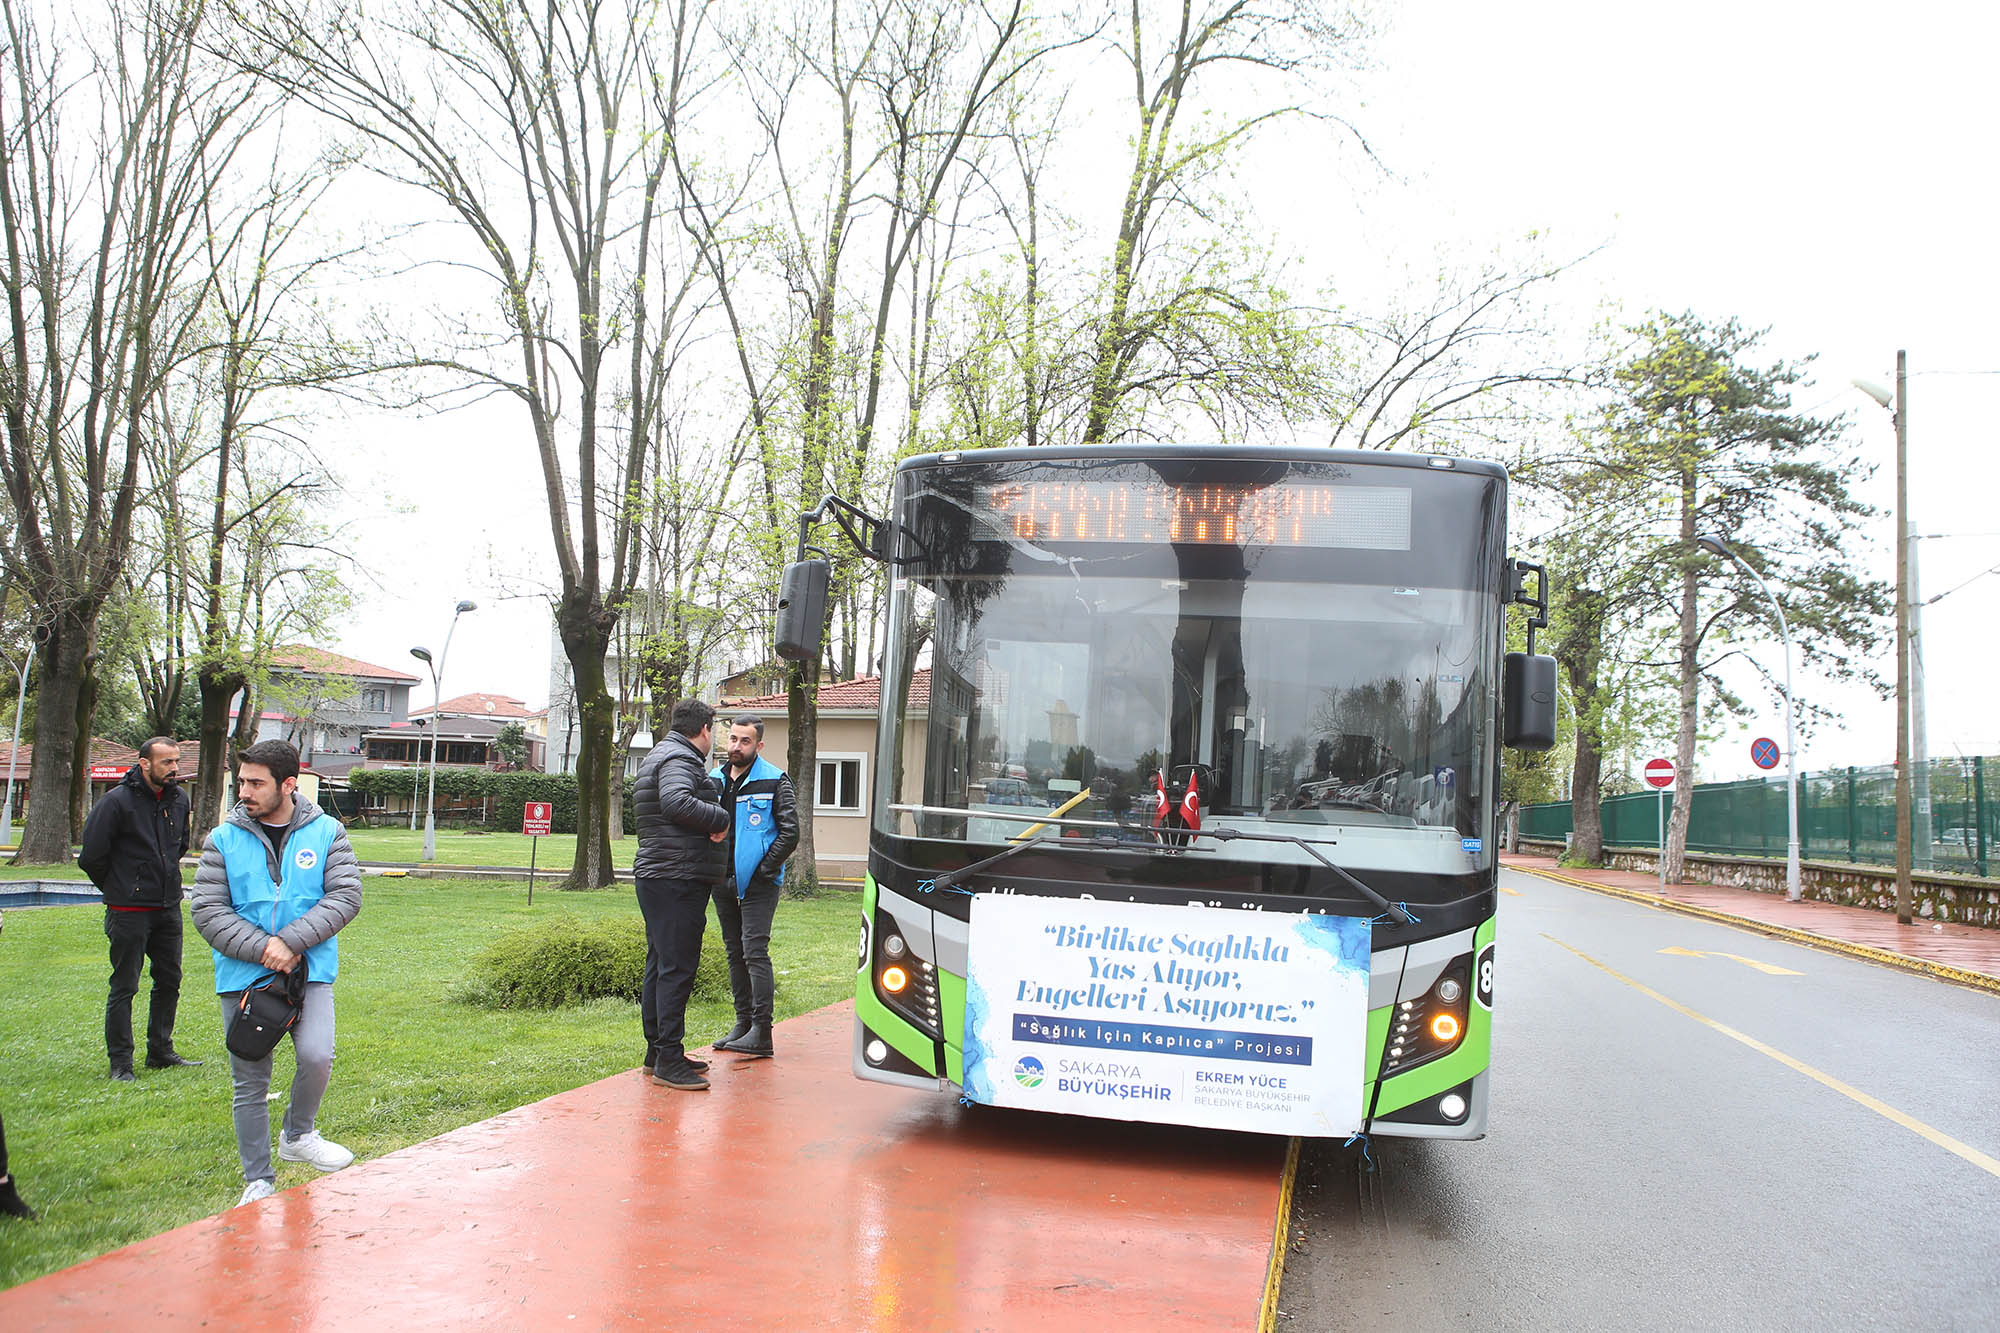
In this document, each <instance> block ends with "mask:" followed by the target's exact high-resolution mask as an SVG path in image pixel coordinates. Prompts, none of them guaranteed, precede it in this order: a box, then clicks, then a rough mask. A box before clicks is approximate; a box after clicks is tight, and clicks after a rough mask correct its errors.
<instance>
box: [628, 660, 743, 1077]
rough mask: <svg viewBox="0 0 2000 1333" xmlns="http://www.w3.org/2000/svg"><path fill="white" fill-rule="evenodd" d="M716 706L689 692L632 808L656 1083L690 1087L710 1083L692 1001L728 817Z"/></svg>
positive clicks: (649, 1048)
mask: <svg viewBox="0 0 2000 1333" xmlns="http://www.w3.org/2000/svg"><path fill="white" fill-rule="evenodd" d="M714 734H715V710H714V709H713V708H710V707H709V706H708V705H707V704H705V703H703V702H702V701H701V700H699V699H682V700H681V701H680V702H679V703H677V704H675V705H674V708H673V712H672V714H671V715H669V717H668V719H667V734H666V736H665V737H664V738H663V739H662V740H661V741H660V743H659V744H658V745H655V746H654V747H653V749H652V752H651V753H650V754H648V755H647V756H646V758H645V760H644V761H643V762H641V763H640V765H639V776H638V778H637V780H636V781H635V783H634V785H633V790H632V814H633V816H634V820H635V822H636V823H637V824H638V826H639V853H638V855H637V856H636V857H635V858H634V859H633V865H632V877H633V879H634V880H636V881H637V887H638V893H639V913H640V915H641V916H643V917H645V919H646V981H645V986H644V990H643V991H642V993H641V995H640V1000H639V1005H640V1016H641V1019H642V1020H643V1024H644V1027H645V1030H646V1068H647V1070H648V1071H649V1072H650V1073H651V1075H652V1079H653V1082H655V1083H658V1084H660V1085H661V1086H662V1087H668V1088H675V1089H678V1090H679V1091H682V1092H699V1091H702V1090H703V1089H705V1088H707V1087H708V1078H707V1070H708V1064H707V1062H706V1061H702V1060H691V1059H689V1058H688V1054H687V1050H686V1048H685V1047H684V1046H683V1045H682V1042H683V1039H684V1038H685V1036H686V1034H687V1002H688V996H689V995H690V994H692V993H693V991H694V973H695V968H696V967H697V966H698V965H699V964H700V962H701V936H702V932H703V931H704V930H706V929H707V928H708V899H709V894H710V893H711V892H712V891H713V889H714V887H715V885H716V884H717V883H719V882H720V881H721V879H722V869H723V859H724V855H725V853H724V849H723V845H722V840H723V838H725V837H726V836H727V834H728V829H729V814H728V812H727V811H725V810H724V809H723V808H722V802H721V797H720V793H719V792H717V790H716V786H715V782H714V780H713V779H711V778H710V777H709V776H708V749H709V744H710V741H711V740H712V739H713V737H714Z"/></svg>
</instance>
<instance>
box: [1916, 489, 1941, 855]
mask: <svg viewBox="0 0 2000 1333" xmlns="http://www.w3.org/2000/svg"><path fill="white" fill-rule="evenodd" d="M1910 526H1911V527H1915V526H1916V522H1915V520H1912V521H1911V523H1910ZM1923 539H1924V538H1923V534H1922V533H1920V532H1912V533H1911V534H1910V808H1911V812H1912V813H1911V816H1910V818H1911V820H1912V821H1913V823H1914V827H1913V828H1912V830H1911V833H1910V865H1911V867H1912V868H1913V869H1916V870H1925V871H1928V870H1929V869H1931V838H1932V837H1933V836H1934V834H1935V832H1936V828H1937V821H1936V820H1935V819H1933V818H1932V817H1931V739H1930V737H1931V734H1930V728H1929V726H1928V725H1927V723H1926V720H1925V717H1924V694H1925V686H1926V685H1927V684H1928V682H1927V681H1926V680H1925V679H1924V574H1923V569H1924V562H1923V553H1924V552H1923V548H1922V547H1921V546H1919V545H1917V543H1918V542H1920V541H1922V540H1923Z"/></svg>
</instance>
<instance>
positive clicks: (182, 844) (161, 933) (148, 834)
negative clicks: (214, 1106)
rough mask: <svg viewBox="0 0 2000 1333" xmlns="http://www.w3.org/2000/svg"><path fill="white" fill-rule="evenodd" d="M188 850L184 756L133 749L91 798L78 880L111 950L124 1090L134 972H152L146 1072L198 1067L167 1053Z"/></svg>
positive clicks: (111, 1002) (117, 1075) (113, 1031)
mask: <svg viewBox="0 0 2000 1333" xmlns="http://www.w3.org/2000/svg"><path fill="white" fill-rule="evenodd" d="M187 849H188V798H187V793H186V792H184V791H182V790H181V748H180V746H178V745H176V744H175V743H174V739H173V737H171V736H155V737H153V738H152V739H151V740H149V741H147V742H146V743H145V744H144V745H142V746H140V747H139V762H138V763H136V764H134V765H132V767H131V768H130V769H128V770H127V771H126V773H125V780H124V781H122V782H120V783H119V784H118V785H117V786H115V787H113V788H112V789H111V790H110V791H108V792H106V793H104V795H103V796H101V797H99V798H98V802H97V804H96V805H93V806H92V807H90V815H89V817H88V818H87V819H85V820H84V821H83V852H82V854H81V855H79V856H78V857H77V858H76V863H77V865H78V866H80V867H82V869H83V873H84V874H86V875H88V876H90V882H91V883H92V884H95V885H96V886H97V891H98V892H99V893H101V894H103V895H104V935H105V938H106V939H108V940H110V941H111V994H110V997H109V998H108V999H106V1000H105V1002H104V1049H105V1054H107V1055H109V1056H110V1057H111V1077H112V1078H114V1079H117V1080H119V1081H121V1082H125V1083H130V1082H131V1081H132V1080H133V1078H134V1075H133V1072H132V997H133V996H134V995H136V994H138V992H139V968H140V966H141V964H144V963H151V964H152V969H153V1006H152V1012H151V1013H150V1014H149V1016H148V1021H147V1023H146V1067H147V1068H148V1069H171V1068H173V1067H174V1066H176V1065H198V1064H200V1063H201V1061H199V1060H190V1059H188V1058H187V1057H186V1056H184V1055H182V1054H181V1053H180V1052H179V1051H176V1050H175V1049H174V1014H175V1011H176V1010H178V1009H179V1007H180V1001H181V936H182V933H183V932H182V929H181V858H182V857H183V856H186V855H187Z"/></svg>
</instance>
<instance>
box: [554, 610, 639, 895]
mask: <svg viewBox="0 0 2000 1333" xmlns="http://www.w3.org/2000/svg"><path fill="white" fill-rule="evenodd" d="M616 625H617V620H616V618H615V617H614V616H612V615H610V614H609V613H607V612H606V611H604V609H603V608H602V607H601V606H598V605H597V604H596V602H595V599H593V598H591V597H589V596H588V595H587V594H583V593H565V594H564V595H563V598H562V601H561V602H560V603H559V604H558V605H557V608H556V627H557V631H558V632H559V633H560V634H561V635H562V642H563V654H564V656H566V657H568V658H569V669H570V675H571V677H572V678H573V679H574V680H575V681H576V715H577V733H578V736H577V749H576V860H575V861H574V862H573V863H572V864H571V866H570V872H569V877H568V878H567V879H565V880H564V881H563V884H562V887H563V888H565V889H601V888H603V887H605V886H606V885H607V884H611V883H613V882H615V881H616V879H617V873H616V871H615V870H614V869H613V867H612V864H611V820H610V813H611V812H610V808H609V807H610V804H611V801H612V799H613V794H612V788H611V761H612V754H611V748H612V729H613V727H614V725H615V723H616V720H617V719H616V718H615V716H614V714H615V713H616V712H617V708H616V706H615V705H614V704H613V702H612V699H611V692H610V691H609V690H608V689H606V688H605V683H604V655H605V653H606V652H607V651H608V650H609V649H610V647H611V632H612V630H613V629H614V628H615V627H616ZM620 776H621V777H622V776H623V773H622V769H621V773H620Z"/></svg>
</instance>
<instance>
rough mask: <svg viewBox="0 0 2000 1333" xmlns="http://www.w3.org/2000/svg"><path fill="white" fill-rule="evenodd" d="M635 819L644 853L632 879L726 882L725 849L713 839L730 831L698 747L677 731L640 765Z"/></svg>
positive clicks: (634, 798)
mask: <svg viewBox="0 0 2000 1333" xmlns="http://www.w3.org/2000/svg"><path fill="white" fill-rule="evenodd" d="M632 814H633V818H634V820H635V822H636V823H637V824H638V826H639V853H638V855H637V856H635V857H634V858H633V862H632V874H633V876H634V877H635V878H638V879H681V880H694V881H696V882H698V883H701V884H714V883H716V882H717V881H718V880H720V879H721V878H722V867H723V855H724V853H723V845H722V844H721V843H719V842H710V841H709V838H708V835H709V834H711V833H720V832H722V830H724V829H726V828H728V827H729V814H728V812H727V811H725V810H724V809H723V808H722V804H721V802H720V801H719V800H718V799H717V791H716V785H715V782H714V780H713V779H711V778H710V777H709V776H708V774H707V772H706V771H705V769H704V765H703V764H702V760H701V756H700V755H699V754H697V753H696V752H695V748H694V742H693V741H691V740H689V739H688V738H687V737H685V736H683V735H681V734H680V733H679V732H677V731H670V732H668V733H667V738H666V739H665V740H663V741H661V742H660V743H659V744H658V745H655V746H654V747H653V749H652V752H651V753H650V754H648V755H647V756H646V757H645V759H644V760H643V761H642V762H641V763H640V764H639V777H638V779H637V781H636V782H635V783H634V785H633V789H632Z"/></svg>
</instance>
